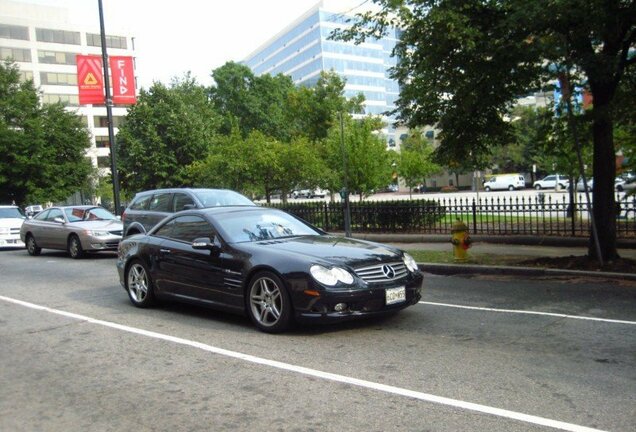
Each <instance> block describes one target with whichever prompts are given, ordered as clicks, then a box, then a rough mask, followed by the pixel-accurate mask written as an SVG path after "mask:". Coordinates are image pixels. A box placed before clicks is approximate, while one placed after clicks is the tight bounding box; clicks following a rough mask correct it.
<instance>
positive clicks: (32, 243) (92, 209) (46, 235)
mask: <svg viewBox="0 0 636 432" xmlns="http://www.w3.org/2000/svg"><path fill="white" fill-rule="evenodd" d="M122 229H123V228H122V223H121V221H120V220H119V219H118V218H117V217H116V216H115V215H113V214H112V213H111V212H109V211H108V210H106V209H105V208H103V207H96V206H91V205H85V206H64V207H49V208H48V209H46V210H43V211H42V212H40V213H38V214H37V215H36V216H35V217H34V218H33V219H27V220H25V221H24V223H23V224H22V228H21V229H20V238H21V239H22V241H23V242H24V243H26V248H27V251H28V252H29V254H30V255H34V256H35V255H39V254H40V252H41V251H42V249H58V250H66V251H68V253H69V255H70V256H71V258H81V257H83V256H84V255H85V253H86V252H98V251H116V250H117V246H118V245H119V241H120V240H121V236H122Z"/></svg>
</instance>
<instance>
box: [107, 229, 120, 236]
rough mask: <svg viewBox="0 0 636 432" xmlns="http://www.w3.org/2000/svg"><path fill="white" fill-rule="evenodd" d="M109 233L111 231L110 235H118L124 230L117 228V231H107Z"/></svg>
mask: <svg viewBox="0 0 636 432" xmlns="http://www.w3.org/2000/svg"><path fill="white" fill-rule="evenodd" d="M108 232H109V233H111V234H112V235H117V236H120V235H122V234H123V233H124V231H122V230H117V231H108Z"/></svg>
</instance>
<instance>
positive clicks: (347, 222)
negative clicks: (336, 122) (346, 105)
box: [340, 111, 351, 237]
mask: <svg viewBox="0 0 636 432" xmlns="http://www.w3.org/2000/svg"><path fill="white" fill-rule="evenodd" d="M340 148H341V149H342V167H343V172H344V176H343V180H344V225H345V226H344V228H345V237H351V208H350V206H349V184H348V183H349V178H348V174H347V151H346V149H345V143H344V120H343V115H342V111H341V112H340Z"/></svg>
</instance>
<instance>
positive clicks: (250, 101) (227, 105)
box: [209, 62, 296, 142]
mask: <svg viewBox="0 0 636 432" xmlns="http://www.w3.org/2000/svg"><path fill="white" fill-rule="evenodd" d="M212 77H213V78H214V81H215V85H214V86H213V87H212V88H211V89H210V91H209V92H210V98H211V100H212V102H213V104H214V106H215V107H216V109H217V111H218V112H219V113H221V115H222V116H223V123H222V127H221V132H222V133H224V134H228V133H230V132H231V130H232V128H233V127H235V126H238V128H239V130H240V131H241V134H242V135H243V137H247V136H248V135H249V134H250V133H251V132H252V131H260V132H262V133H263V134H265V135H267V136H271V137H274V138H276V139H278V140H281V141H285V142H287V141H289V139H290V138H291V134H292V132H291V130H290V128H291V125H290V123H289V118H290V117H289V112H288V99H289V97H290V94H291V93H293V92H295V91H296V88H295V87H294V83H293V82H292V80H291V77H289V76H288V75H283V74H279V75H276V76H271V75H269V74H264V75H261V76H255V75H254V74H253V73H252V71H251V70H250V69H249V67H247V66H245V65H241V64H238V63H234V62H227V63H226V64H224V65H223V66H221V67H219V68H217V69H215V70H214V71H213V72H212Z"/></svg>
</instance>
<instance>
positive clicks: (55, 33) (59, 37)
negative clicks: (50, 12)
mask: <svg viewBox="0 0 636 432" xmlns="http://www.w3.org/2000/svg"><path fill="white" fill-rule="evenodd" d="M35 38H36V39H37V41H38V42H53V43H60V44H68V45H79V44H80V33H79V32H72V31H66V30H52V29H41V28H36V29H35Z"/></svg>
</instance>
